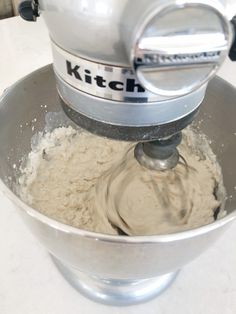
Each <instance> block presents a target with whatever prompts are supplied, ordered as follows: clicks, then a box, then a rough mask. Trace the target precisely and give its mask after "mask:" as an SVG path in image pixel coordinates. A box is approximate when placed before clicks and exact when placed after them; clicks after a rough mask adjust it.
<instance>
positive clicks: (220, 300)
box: [0, 17, 236, 314]
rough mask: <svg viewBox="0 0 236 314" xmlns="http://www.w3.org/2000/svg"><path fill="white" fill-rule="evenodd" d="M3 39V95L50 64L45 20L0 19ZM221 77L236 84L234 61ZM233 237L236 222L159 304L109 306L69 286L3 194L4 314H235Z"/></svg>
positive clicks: (0, 296)
mask: <svg viewBox="0 0 236 314" xmlns="http://www.w3.org/2000/svg"><path fill="white" fill-rule="evenodd" d="M0 40H1V41H0V45H1V46H0V94H1V92H2V91H3V90H4V89H5V88H6V87H8V86H9V85H10V84H12V83H13V82H15V81H16V80H18V79H19V78H21V77H23V76H24V75H26V74H28V73H29V72H31V71H33V70H35V69H37V68H39V67H41V66H43V65H45V64H47V63H50V62H51V60H52V58H51V51H50V44H49V38H48V34H47V30H46V27H45V25H44V23H43V21H42V19H41V18H40V19H38V21H37V23H27V22H25V21H23V20H21V19H20V18H19V17H16V18H11V19H7V20H2V21H0ZM221 76H222V77H223V78H225V79H227V80H228V81H230V82H231V83H232V84H234V85H235V86H236V62H235V64H233V63H231V62H230V61H227V62H226V63H225V65H224V67H223V69H222V70H221ZM235 102H236V100H235ZM235 105H236V103H235ZM235 239H236V223H234V224H233V225H232V227H231V228H230V229H229V230H228V231H227V232H226V233H225V234H224V235H223V236H222V238H221V239H220V240H219V241H218V242H217V243H216V244H215V245H214V246H212V248H211V249H210V250H208V251H207V252H206V253H204V254H203V255H202V256H200V257H199V258H198V259H197V260H195V261H194V262H192V263H191V264H189V265H187V266H186V267H185V268H184V269H183V270H182V271H181V272H180V274H179V276H178V277H177V279H176V281H175V282H174V284H173V285H172V286H171V287H170V288H169V289H168V290H167V291H166V292H165V293H164V294H162V295H161V296H159V297H158V298H156V299H155V300H153V301H151V302H149V303H146V304H142V305H138V306H131V307H123V308H118V307H108V306H104V305H100V304H96V303H93V302H92V301H89V300H87V299H85V298H84V297H83V296H81V295H80V294H79V293H78V292H77V291H75V290H74V289H73V288H72V287H71V286H70V285H69V284H68V283H67V282H66V280H65V279H64V278H63V277H62V276H61V274H60V273H59V272H58V271H57V269H56V268H55V266H54V265H53V264H52V261H51V259H50V258H49V256H48V255H47V253H46V251H45V250H44V248H43V247H42V246H41V245H40V244H39V243H38V241H37V240H36V239H35V238H34V236H33V235H31V233H30V232H29V230H28V229H27V228H26V227H25V225H24V224H23V222H22V221H21V219H20V217H19V216H18V214H17V212H16V211H15V210H14V209H13V207H12V205H11V203H10V202H9V201H8V200H7V199H6V198H5V197H4V196H3V195H1V194H0V314H75V313H76V314H78V313H81V314H86V313H90V314H92V313H98V314H99V313H101V314H108V313H113V314H123V313H124V314H125V313H129V314H134V313H135V314H143V313H146V314H152V313H153V314H178V313H179V314H233V313H234V314H235V313H236V244H235Z"/></svg>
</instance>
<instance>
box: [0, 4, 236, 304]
mask: <svg viewBox="0 0 236 314" xmlns="http://www.w3.org/2000/svg"><path fill="white" fill-rule="evenodd" d="M225 8H226V1H219V0H209V1H200V0H199V1H197V0H196V1H171V0H170V1H166V0H163V1H161V0H145V1H144V0H139V1H134V0H133V1H132V0H122V1H121V0H120V1H119V0H97V1H94V0H76V1H73V0H40V1H37V0H32V1H23V2H22V3H21V4H20V7H19V12H20V14H21V16H22V17H23V18H25V19H26V20H29V21H35V20H36V19H37V17H38V16H39V15H42V16H43V17H44V19H45V21H46V24H47V25H48V28H49V32H50V36H51V40H52V50H53V58H54V63H53V67H54V73H55V77H56V84H57V91H56V87H55V78H54V74H53V72H52V69H51V66H47V67H45V68H42V69H40V70H38V71H36V72H34V73H32V74H30V75H28V76H27V77H25V78H24V79H22V80H21V81H19V82H18V83H16V84H15V85H14V86H13V87H11V88H10V89H8V90H7V91H6V93H5V94H4V96H3V97H2V98H1V101H0V178H1V179H0V189H1V190H2V191H3V192H4V194H5V195H6V196H7V197H8V198H9V199H10V200H11V201H12V202H13V204H14V205H15V207H16V208H17V209H20V214H21V216H22V217H23V219H24V221H25V222H26V224H27V225H28V226H29V227H30V229H31V230H32V232H33V233H34V234H35V235H36V236H37V238H38V239H39V240H40V242H41V243H43V244H44V246H45V247H46V248H47V250H48V251H49V252H50V255H51V256H52V258H53V260H54V262H55V264H56V265H57V267H58V268H59V270H60V271H61V273H62V274H63V275H64V276H65V277H66V279H67V280H68V281H69V282H70V283H71V284H72V285H73V286H74V287H75V288H76V289H78V290H79V291H80V292H81V293H82V294H84V295H85V296H87V297H89V298H91V299H93V300H95V301H98V302H102V303H105V304H112V305H128V304H136V303H140V302H144V301H147V300H149V299H151V298H153V297H155V296H157V295H158V294H159V293H161V292H162V291H164V290H165V289H166V288H167V287H168V286H169V285H170V284H171V283H172V281H173V280H174V279H175V277H176V275H177V273H178V271H179V270H180V269H181V268H182V267H183V266H184V265H185V264H186V263H188V262H190V261H191V260H193V259H194V258H195V257H197V256H198V255H200V254H201V253H202V252H203V251H204V250H206V249H207V248H208V247H209V246H211V245H212V243H214V241H215V240H216V239H217V238H218V237H219V236H220V234H221V233H222V232H223V231H224V230H226V228H227V227H228V225H229V224H230V223H231V222H232V221H233V220H235V218H236V211H235V208H236V192H235V176H236V173H235V170H234V169H235V156H236V155H235V150H234V147H235V136H234V134H233V133H234V132H235V128H234V125H235V121H234V120H235V119H234V116H235V97H236V92H235V90H234V89H233V88H232V86H230V85H229V84H227V83H225V82H224V81H223V80H220V79H219V78H215V79H213V80H212V81H211V82H210V83H209V88H208V89H207V85H208V82H209V81H210V80H211V78H213V77H214V75H215V74H216V72H217V70H218V69H219V67H220V65H221V64H222V63H223V61H224V59H225V58H226V56H227V55H228V53H229V51H230V56H231V58H232V59H235V44H233V46H232V42H233V28H234V23H235V22H234V20H232V23H230V22H229V20H228V18H227V16H226V13H225V12H226V11H225ZM230 49H231V50H230ZM205 92H206V97H205V98H204V96H205ZM58 94H59V101H58ZM45 103H46V104H47V110H46V109H45V108H44V107H42V104H45ZM226 103H227V110H226V109H225V108H224V104H226ZM201 104H202V106H201V107H202V110H199V107H200V105H201ZM61 105H62V108H63V110H64V111H65V113H66V114H67V116H69V118H70V119H71V120H73V121H74V122H75V123H76V124H79V125H80V126H82V127H83V128H85V129H87V130H89V131H91V132H93V133H95V134H98V135H102V136H106V137H110V138H113V139H117V140H127V141H134V142H138V144H137V145H136V147H135V150H134V154H135V157H136V159H137V160H138V161H139V163H140V164H142V165H144V166H145V167H147V168H150V169H154V170H165V169H170V168H173V167H175V165H176V164H177V162H178V159H179V155H178V150H177V146H178V145H179V143H180V141H181V130H183V129H184V128H185V127H187V126H188V125H189V124H190V123H191V122H192V121H193V119H195V117H196V119H198V117H197V113H198V112H199V117H200V118H201V119H202V118H204V119H203V123H202V124H201V131H203V133H205V134H206V135H207V136H209V138H211V139H212V142H213V144H212V147H213V150H214V152H216V155H217V158H218V159H219V162H220V165H221V166H222V171H223V176H224V183H225V187H226V190H227V193H228V195H231V196H232V197H231V198H229V199H227V201H226V209H227V215H226V216H225V217H224V218H222V219H220V220H217V221H215V222H213V223H211V224H209V225H206V226H203V227H200V228H196V229H193V230H188V231H185V232H179V233H174V234H165V235H159V236H158V235H157V236H134V237H127V236H118V235H117V236H110V235H106V234H99V233H94V232H89V231H86V230H81V229H78V228H74V227H71V226H69V225H65V224H63V223H60V222H58V221H55V220H53V219H51V218H49V217H47V216H45V215H42V214H41V213H39V212H38V211H37V210H35V209H34V208H32V207H30V206H28V205H27V204H26V203H24V202H23V201H22V200H21V199H20V198H19V197H18V195H17V193H16V191H15V189H14V182H12V181H11V180H8V178H13V179H14V178H15V177H16V170H15V168H16V169H17V167H20V164H19V161H20V160H22V156H26V155H27V154H28V153H29V152H30V151H31V139H32V136H33V135H34V134H35V133H33V131H32V127H31V125H30V122H32V121H33V120H35V121H36V122H35V124H34V132H42V131H43V130H44V128H45V120H46V118H47V113H48V112H47V111H49V112H56V113H58V112H60V109H61ZM203 111H204V113H206V116H205V117H203V116H202V112H203ZM9 120H11V124H9ZM225 120H226V121H227V124H225V125H224V128H222V124H223V122H224V121H225ZM20 125H21V126H23V130H22V129H21V131H19V126H20ZM226 142H227V143H229V145H227V147H226V145H225V146H224V149H225V150H220V149H219V147H221V148H222V146H221V145H222V144H224V143H226ZM13 164H14V165H16V167H14V168H13V167H12V165H13Z"/></svg>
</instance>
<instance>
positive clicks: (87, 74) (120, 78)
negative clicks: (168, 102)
mask: <svg viewBox="0 0 236 314" xmlns="http://www.w3.org/2000/svg"><path fill="white" fill-rule="evenodd" d="M52 53H53V59H54V69H55V71H56V72H57V74H58V75H59V76H60V77H61V79H63V80H64V81H65V82H66V83H68V84H70V85H71V86H73V87H74V88H76V89H78V90H80V91H82V92H85V93H87V94H89V95H93V96H96V97H100V98H104V99H108V100H116V101H123V102H142V103H143V102H152V101H161V100H165V99H169V97H168V98H167V97H163V96H158V95H155V94H153V93H151V92H149V91H147V90H145V89H144V88H143V86H142V85H141V84H140V83H139V82H138V80H137V77H136V76H135V74H134V73H133V71H132V70H131V68H128V67H119V66H113V65H106V64H102V63H96V62H94V61H91V60H87V59H84V58H81V57H78V56H75V55H73V54H71V53H69V52H67V51H65V50H64V49H62V48H60V47H59V46H58V45H56V44H55V43H54V42H53V41H52Z"/></svg>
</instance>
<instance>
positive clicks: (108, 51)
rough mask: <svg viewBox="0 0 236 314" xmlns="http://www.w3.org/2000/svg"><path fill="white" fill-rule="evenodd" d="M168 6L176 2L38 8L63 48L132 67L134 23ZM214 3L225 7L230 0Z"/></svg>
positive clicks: (57, 3) (62, 3)
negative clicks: (130, 41)
mask: <svg viewBox="0 0 236 314" xmlns="http://www.w3.org/2000/svg"><path fill="white" fill-rule="evenodd" d="M186 2H187V1H178V3H180V4H181V3H186ZM202 2H205V3H209V1H208V0H207V1H202ZM166 3H173V4H174V3H176V1H174V0H171V1H169V0H139V1H134V0H122V1H120V0H99V1H97V0H86V1H84V0H76V4H75V2H74V1H72V0H39V7H40V12H41V15H42V16H43V18H44V20H45V21H46V24H47V26H48V29H49V33H50V36H51V38H52V39H53V41H54V42H56V43H57V44H58V45H59V46H60V47H63V48H64V49H65V50H67V51H68V52H71V53H72V54H73V55H78V56H81V57H84V58H85V59H89V60H93V61H95V62H99V63H105V64H113V65H118V66H125V67H130V60H129V55H127V51H126V46H125V45H124V38H126V37H127V36H129V34H130V33H131V32H132V31H133V25H134V21H136V22H137V21H138V20H139V19H140V18H141V15H142V14H144V13H145V12H146V11H148V10H152V9H153V7H154V8H158V7H160V6H162V5H163V4H164V5H166ZM211 3H212V5H213V6H216V7H218V6H219V5H220V4H221V5H223V6H224V7H226V4H227V1H226V0H219V1H218V0H213V1H211ZM150 8H151V9H150ZM185 18H186V19H187V18H188V17H185ZM198 22H199V24H201V21H198Z"/></svg>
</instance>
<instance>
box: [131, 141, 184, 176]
mask: <svg viewBox="0 0 236 314" xmlns="http://www.w3.org/2000/svg"><path fill="white" fill-rule="evenodd" d="M134 155H135V158H136V159H137V160H138V162H139V163H140V165H142V166H144V167H145V168H148V169H151V170H158V171H162V170H167V169H172V168H174V167H175V166H176V165H177V164H178V161H179V152H178V150H177V149H175V150H174V152H173V154H172V155H171V156H169V157H168V158H166V159H157V158H152V157H150V156H148V155H146V154H145V153H144V151H143V143H138V144H137V145H136V147H135V150H134Z"/></svg>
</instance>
